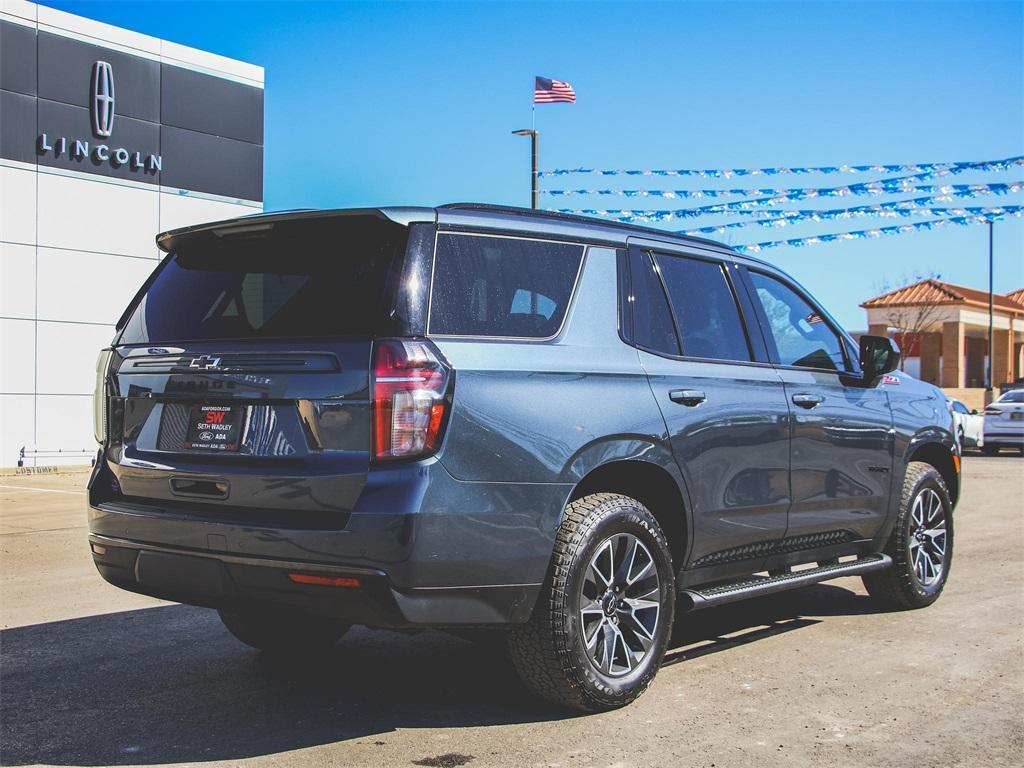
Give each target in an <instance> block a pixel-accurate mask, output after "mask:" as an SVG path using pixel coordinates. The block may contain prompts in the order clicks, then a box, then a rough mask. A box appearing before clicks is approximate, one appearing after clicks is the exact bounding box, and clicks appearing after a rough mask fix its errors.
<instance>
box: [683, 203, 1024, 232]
mask: <svg viewBox="0 0 1024 768" xmlns="http://www.w3.org/2000/svg"><path fill="white" fill-rule="evenodd" d="M1020 209H1021V206H1019V205H1004V206H995V207H984V206H971V207H967V208H927V207H919V208H885V207H883V206H875V205H863V206H857V207H856V208H838V209H836V210H832V211H783V212H781V214H780V215H779V216H777V217H775V218H770V219H747V220H744V221H730V222H728V223H726V224H717V225H713V226H709V227H697V228H696V229H683V230H677V231H678V233H679V234H681V235H712V234H722V233H723V232H725V231H726V230H729V229H738V228H740V227H749V226H759V227H788V226H792V225H794V224H801V223H803V222H806V221H830V220H832V219H851V218H857V217H863V216H871V217H876V216H877V217H883V218H899V217H902V218H907V217H910V216H943V217H947V218H955V217H961V216H977V217H982V218H989V217H993V216H1005V215H1013V216H1016V215H1018V213H1017V211H1018V210H1020Z"/></svg>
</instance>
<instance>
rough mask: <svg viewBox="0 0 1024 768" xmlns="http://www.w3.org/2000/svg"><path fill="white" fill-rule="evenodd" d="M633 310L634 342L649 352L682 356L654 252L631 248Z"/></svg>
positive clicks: (631, 300)
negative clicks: (656, 268)
mask: <svg viewBox="0 0 1024 768" xmlns="http://www.w3.org/2000/svg"><path fill="white" fill-rule="evenodd" d="M629 263H630V276H631V281H630V282H631V284H632V296H631V297H630V304H631V306H632V309H633V341H634V342H635V343H636V344H637V345H638V346H640V347H642V348H643V349H646V350H648V351H649V352H655V353H658V354H662V355H671V356H674V357H676V356H678V355H679V338H678V337H677V336H676V328H675V324H674V323H673V322H672V311H671V310H670V309H669V308H668V299H667V298H666V297H665V289H664V287H662V284H661V279H660V278H659V277H658V273H657V272H655V271H654V263H653V262H652V261H651V255H650V254H649V253H647V252H646V251H641V250H640V249H639V248H631V249H630V251H629Z"/></svg>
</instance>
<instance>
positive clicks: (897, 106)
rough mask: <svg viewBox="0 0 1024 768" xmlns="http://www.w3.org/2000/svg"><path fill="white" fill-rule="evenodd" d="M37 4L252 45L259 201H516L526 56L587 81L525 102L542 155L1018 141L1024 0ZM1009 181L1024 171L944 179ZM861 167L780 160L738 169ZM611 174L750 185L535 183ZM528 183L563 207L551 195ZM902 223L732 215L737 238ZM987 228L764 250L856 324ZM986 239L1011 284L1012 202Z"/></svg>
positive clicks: (603, 202)
mask: <svg viewBox="0 0 1024 768" xmlns="http://www.w3.org/2000/svg"><path fill="white" fill-rule="evenodd" d="M45 4H47V5H51V6H54V7H57V8H61V9H63V10H67V11H70V12H73V13H78V14H81V15H83V16H88V17H90V18H94V19H97V20H100V21H106V22H109V23H112V24H116V25H119V26H124V27H128V28H131V29H134V30H137V31H140V32H145V33H148V34H152V35H155V36H159V37H164V38H166V39H170V40H173V41H175V42H179V43H183V44H186V45H192V46H195V47H198V48H203V49H207V50H211V51H214V52H217V53H220V54H223V55H226V56H231V57H235V58H239V59H243V60H246V61H251V62H254V63H257V64H260V65H262V66H264V67H265V68H266V78H267V85H266V168H265V194H266V207H267V209H268V210H269V209H275V208H293V207H300V206H314V207H337V206H363V205H374V204H387V203H395V204H436V203H442V202H449V201H455V200H474V201H485V202H503V203H512V204H518V205H528V204H529V197H528V192H529V166H528V164H529V141H528V140H526V139H523V138H519V137H515V136H512V135H511V134H510V131H511V130H512V129H514V128H521V127H528V126H529V124H530V101H531V89H532V83H533V76H534V75H535V74H540V75H545V76H547V77H554V78H558V79H562V80H567V81H569V82H570V83H572V85H573V86H574V87H575V88H576V91H577V93H578V101H577V103H576V104H575V105H571V106H569V105H546V106H540V107H538V109H537V127H538V129H539V130H540V131H541V167H542V169H547V168H555V167H578V166H587V167H597V168H614V167H630V168H666V167H667V168H685V167H702V168H716V167H765V166H781V165H785V166H808V165H840V164H843V163H847V164H862V163H902V162H937V161H963V160H987V159H995V158H1002V157H1010V156H1014V155H1024V3H1022V2H1001V3H983V2H968V3H953V2H947V3H925V2H920V3H918V2H905V3H869V2H846V3H842V2H818V3H810V4H802V3H771V2H763V3H753V4H751V3H732V2H718V3H655V4H647V3H625V2H621V3H602V4H584V3H565V4H554V3H520V4H505V3H326V2H321V3H299V2H289V3H271V2H260V3H256V2H231V3H219V2H205V3H192V2H50V1H48V2H46V3H45ZM869 178H874V177H869ZM1021 179H1024V169H1018V170H1017V171H1016V173H1014V172H1008V173H1000V174H990V175H988V176H987V177H986V178H984V179H983V178H982V177H980V176H967V175H964V176H959V177H957V178H956V179H952V180H951V181H956V182H975V181H982V180H991V181H1016V180H1021ZM854 180H855V179H853V178H852V177H849V176H842V177H837V176H815V177H812V176H800V177H792V176H789V177H787V176H781V177H775V179H774V180H767V181H766V180H764V179H760V180H757V181H756V182H754V183H751V184H750V186H758V187H761V186H778V187H785V186H835V185H838V184H842V183H844V182H850V181H854ZM616 183H617V184H619V185H620V186H628V187H637V186H651V187H653V186H663V187H665V188H685V187H692V188H695V187H715V186H723V185H724V186H746V183H740V184H736V183H735V181H730V182H724V183H716V182H709V181H702V180H699V179H670V180H667V181H660V182H659V181H657V180H652V179H649V178H644V177H639V178H633V177H631V178H630V180H629V181H622V182H617V181H616V180H615V179H609V178H602V177H586V176H578V177H569V179H568V180H561V179H550V180H544V182H543V184H544V185H545V186H547V187H548V188H561V187H566V186H571V187H574V188H575V187H593V186H612V185H613V184H616ZM887 199H891V198H870V199H868V198H854V199H852V200H851V199H849V198H848V199H846V200H845V201H842V202H831V203H821V204H820V207H828V206H839V205H843V206H847V205H856V204H859V203H865V202H879V201H881V200H887ZM663 202H665V201H657V200H643V199H640V200H634V201H633V202H630V203H626V199H625V198H597V197H578V198H571V203H572V207H587V208H600V207H618V208H622V207H682V206H683V205H686V203H685V202H679V201H668V202H669V203H673V202H674V203H675V205H670V206H666V205H663ZM988 202H989V201H988V199H986V200H978V201H965V202H963V203H962V204H965V205H980V204H988ZM999 202H1003V203H1008V204H1009V203H1015V204H1022V203H1024V195H1022V194H1017V195H1014V196H1010V197H1004V198H996V199H993V200H992V203H991V204H998V203H999ZM541 204H542V206H544V205H555V204H557V205H559V206H561V203H560V202H557V201H553V200H551V199H547V200H545V199H544V198H543V196H542V200H541ZM950 205H952V203H951V204H950ZM798 207H802V208H807V207H819V206H815V205H814V204H813V201H804V202H803V203H800V204H799V206H798ZM718 220H721V219H718ZM718 220H710V219H709V220H707V221H702V222H701V223H702V224H704V223H713V222H714V221H718ZM902 221H904V220H902V219H901V220H899V221H893V220H891V219H863V218H862V219H852V220H843V221H839V222H835V223H824V224H813V225H801V226H794V227H786V228H785V229H765V228H756V229H749V230H742V231H738V232H737V231H736V230H734V232H737V233H736V234H733V235H731V238H730V239H731V241H732V242H734V243H744V242H758V241H762V240H773V239H782V238H789V237H800V236H804V235H809V234H816V233H821V232H839V231H846V230H852V229H866V228H869V227H873V226H884V225H889V224H894V223H901V222H902ZM676 226H677V227H682V226H691V224H690V222H684V223H679V224H677V225H676ZM986 229H987V228H986V227H984V226H972V227H965V228H959V227H955V228H954V227H948V228H943V229H940V230H937V231H935V232H927V233H921V234H911V235H901V236H898V237H889V238H883V239H878V240H865V241H852V242H846V243H838V244H832V245H822V246H816V247H809V248H802V249H796V248H791V247H787V248H778V249H773V250H770V251H766V252H764V253H763V254H762V255H763V257H764V258H767V259H768V260H770V261H773V262H774V263H776V264H779V265H780V266H782V267H783V268H785V269H787V270H788V271H790V272H791V273H792V274H793V275H794V276H796V277H797V278H798V279H799V280H801V281H802V282H803V283H804V284H805V285H806V286H807V287H808V288H809V289H810V290H811V291H812V292H814V293H815V294H816V295H817V296H818V297H819V298H820V299H821V300H822V301H823V302H825V304H826V305H827V306H828V307H829V309H830V310H831V311H832V312H833V313H834V314H835V315H836V316H837V317H838V318H839V320H840V321H841V322H843V323H844V324H845V325H846V326H847V327H848V328H850V329H852V330H856V329H861V328H863V327H864V325H865V320H864V314H863V311H862V310H860V309H859V308H858V304H859V303H860V302H861V301H863V300H864V299H865V298H868V297H870V296H872V295H874V294H875V293H877V289H878V288H879V287H880V286H881V285H882V284H883V283H886V282H887V283H892V284H898V283H899V282H900V281H901V279H902V278H903V277H904V276H909V275H914V274H918V273H931V272H937V273H940V274H941V275H942V277H943V278H944V279H947V280H949V281H951V282H956V283H961V284H965V285H971V286H976V287H979V288H983V287H985V286H986V284H987V247H988V245H987V243H988V235H987V231H986ZM995 243H996V290H997V291H1009V290H1012V289H1015V288H1020V287H1024V221H1022V220H1021V219H1011V220H1005V221H1002V222H999V223H997V224H996V226H995Z"/></svg>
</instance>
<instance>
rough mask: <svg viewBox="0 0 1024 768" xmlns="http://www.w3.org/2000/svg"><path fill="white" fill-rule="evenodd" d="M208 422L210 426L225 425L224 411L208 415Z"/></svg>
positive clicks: (212, 412)
mask: <svg viewBox="0 0 1024 768" xmlns="http://www.w3.org/2000/svg"><path fill="white" fill-rule="evenodd" d="M206 420H207V421H208V422H209V423H210V424H223V423H224V411H211V412H210V413H207V414H206Z"/></svg>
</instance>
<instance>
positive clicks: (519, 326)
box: [428, 233, 583, 338]
mask: <svg viewBox="0 0 1024 768" xmlns="http://www.w3.org/2000/svg"><path fill="white" fill-rule="evenodd" d="M582 259H583V246H582V245H575V244H572V243H551V242H540V241H537V240H525V239H521V238H513V237H489V236H478V235H463V234H452V233H441V234H439V235H438V237H437V249H436V252H435V255H434V279H433V285H432V289H431V297H430V322H429V330H428V332H429V333H436V334H445V335H449V336H511V337H521V338H546V337H549V336H554V335H555V334H556V333H557V332H558V329H559V328H560V327H561V325H562V320H563V318H564V317H565V313H566V310H567V309H568V307H569V300H570V298H571V297H572V290H573V286H574V285H575V284H576V276H577V275H578V274H579V269H580V262H581V261H582Z"/></svg>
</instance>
